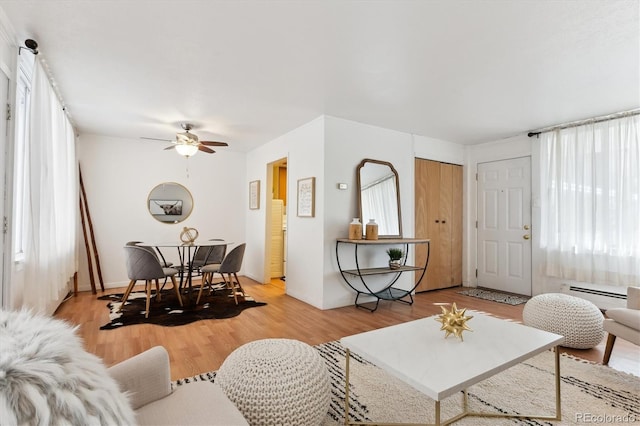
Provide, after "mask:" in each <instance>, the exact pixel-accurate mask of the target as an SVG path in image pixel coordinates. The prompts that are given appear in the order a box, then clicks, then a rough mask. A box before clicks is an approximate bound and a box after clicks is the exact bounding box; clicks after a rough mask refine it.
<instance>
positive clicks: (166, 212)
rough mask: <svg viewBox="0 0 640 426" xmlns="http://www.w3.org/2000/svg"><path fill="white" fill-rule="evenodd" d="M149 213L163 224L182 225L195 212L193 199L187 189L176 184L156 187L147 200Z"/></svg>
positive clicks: (169, 183)
mask: <svg viewBox="0 0 640 426" xmlns="http://www.w3.org/2000/svg"><path fill="white" fill-rule="evenodd" d="M147 207H148V208H149V213H151V216H153V218H154V219H156V220H158V221H160V222H163V223H180V222H182V221H183V220H185V219H186V218H188V217H189V215H190V214H191V211H192V210H193V197H192V196H191V193H190V192H189V190H188V189H187V188H185V187H184V186H182V185H180V184H179V183H175V182H165V183H161V184H160V185H158V186H156V187H155V188H153V189H152V190H151V192H150V193H149V198H148V199H147Z"/></svg>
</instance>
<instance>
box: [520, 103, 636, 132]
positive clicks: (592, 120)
mask: <svg viewBox="0 0 640 426" xmlns="http://www.w3.org/2000/svg"><path fill="white" fill-rule="evenodd" d="M634 115H640V108H637V109H631V110H629V111H622V112H616V113H613V114H608V115H601V116H599V117H593V118H587V119H586V120H579V121H571V122H569V123H564V124H557V125H555V126H550V127H544V128H542V129H537V130H532V131H530V132H529V133H527V136H529V137H532V136H538V135H539V134H540V133H547V132H553V131H556V130H562V129H569V128H571V127H578V126H584V125H586V124H595V123H602V122H603V121H609V120H615V119H616V118H623V117H631V116H634Z"/></svg>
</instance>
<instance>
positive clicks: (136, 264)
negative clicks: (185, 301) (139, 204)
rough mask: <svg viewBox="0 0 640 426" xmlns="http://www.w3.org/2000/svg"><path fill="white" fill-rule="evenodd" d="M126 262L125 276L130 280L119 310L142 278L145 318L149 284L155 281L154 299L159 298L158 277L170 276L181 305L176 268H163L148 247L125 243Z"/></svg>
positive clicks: (146, 316)
mask: <svg viewBox="0 0 640 426" xmlns="http://www.w3.org/2000/svg"><path fill="white" fill-rule="evenodd" d="M124 251H125V257H126V263H127V276H128V277H129V279H130V280H131V281H130V282H129V286H128V287H127V290H126V291H125V293H124V295H123V296H122V300H121V302H122V304H121V305H120V309H119V311H121V310H122V307H123V306H124V304H125V302H126V301H127V299H128V298H129V295H130V294H131V290H133V287H134V286H135V285H136V282H138V281H140V280H144V282H145V292H146V294H147V304H146V312H145V315H144V316H145V318H149V308H150V304H151V286H152V285H153V282H154V281H155V284H156V300H160V298H161V295H160V283H159V280H160V278H170V279H171V282H172V283H173V288H174V289H175V291H176V296H177V297H178V302H179V303H180V306H182V297H181V296H180V289H179V288H178V283H177V281H176V277H175V276H176V274H177V273H178V270H177V269H174V268H163V267H162V264H161V263H160V261H159V260H158V258H157V257H156V256H155V254H154V253H153V251H150V250H149V248H148V247H140V246H136V245H127V246H125V247H124Z"/></svg>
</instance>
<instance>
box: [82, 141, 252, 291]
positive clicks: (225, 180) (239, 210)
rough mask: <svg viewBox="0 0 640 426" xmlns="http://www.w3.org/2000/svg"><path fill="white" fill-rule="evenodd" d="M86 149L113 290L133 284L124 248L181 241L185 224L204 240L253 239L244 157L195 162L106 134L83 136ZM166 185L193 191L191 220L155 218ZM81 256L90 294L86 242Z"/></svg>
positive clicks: (90, 191) (229, 154)
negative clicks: (158, 192)
mask: <svg viewBox="0 0 640 426" xmlns="http://www.w3.org/2000/svg"><path fill="white" fill-rule="evenodd" d="M78 146H79V148H78V156H79V160H80V166H81V168H82V175H83V180H84V186H85V190H86V193H87V199H88V201H89V209H90V213H91V219H92V221H93V228H94V231H95V236H96V243H97V246H98V253H99V256H100V263H101V267H102V275H103V278H104V281H105V287H119V286H123V285H126V283H127V282H128V279H127V274H126V267H125V259H124V250H123V249H122V247H123V246H124V244H125V243H126V242H127V241H132V240H138V241H178V240H179V235H180V232H181V230H182V227H183V226H189V227H193V228H196V229H197V230H198V232H199V233H200V237H199V238H203V239H209V238H223V239H225V240H227V241H231V242H234V243H239V242H243V241H244V240H245V217H246V214H247V208H248V200H247V199H248V188H247V187H248V185H245V182H246V181H247V179H246V168H245V154H244V153H239V152H234V151H231V150H230V149H226V148H222V149H218V150H216V153H215V154H211V155H209V154H204V153H198V154H197V155H195V156H193V157H191V158H189V159H188V160H187V159H185V158H184V157H181V156H179V155H178V154H177V153H176V152H175V151H165V150H163V148H164V147H165V146H166V144H163V143H162V142H155V141H147V140H142V139H120V138H111V137H106V136H99V135H82V136H81V137H80V142H79V144H78ZM162 182H177V183H179V184H182V185H183V186H185V187H186V188H187V189H188V190H189V191H190V192H191V195H192V196H193V202H194V208H193V212H192V213H191V216H189V217H188V218H187V219H186V220H185V221H184V222H182V223H179V224H166V223H161V222H159V221H157V220H155V219H154V218H153V217H152V216H151V215H150V214H149V211H148V210H147V197H148V196H149V192H150V191H151V190H152V189H153V188H154V187H155V186H156V185H158V184H160V183H162ZM231 247H233V246H231ZM168 250H170V249H165V250H163V252H164V253H166V254H167V257H169V258H173V259H177V254H176V253H174V252H173V251H169V252H168V253H167V251H168ZM80 254H81V259H80V265H79V274H78V279H79V287H80V289H81V290H88V289H89V288H90V286H89V275H88V266H87V259H86V255H85V250H84V244H83V243H81V245H80ZM94 271H95V265H94ZM96 277H97V276H96ZM96 287H98V288H99V284H98V281H97V278H96Z"/></svg>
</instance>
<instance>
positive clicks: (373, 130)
mask: <svg viewBox="0 0 640 426" xmlns="http://www.w3.org/2000/svg"><path fill="white" fill-rule="evenodd" d="M417 151H419V152H420V153H421V156H423V157H425V158H433V159H437V160H440V161H448V162H456V163H461V162H462V159H463V158H464V156H463V152H464V150H463V149H462V148H461V147H460V146H459V145H456V144H451V143H448V142H445V141H438V140H436V139H430V138H422V137H415V138H414V137H413V136H412V135H411V134H408V133H403V132H398V131H395V130H389V129H385V128H381V127H376V126H371V125H367V124H362V123H357V122H354V121H349V120H344V119H341V118H336V117H331V116H321V117H318V118H317V119H315V120H313V121H311V122H310V123H307V124H305V125H303V126H301V127H299V128H297V129H295V130H292V131H291V132H289V133H287V134H285V135H283V136H281V137H279V138H277V139H275V140H273V141H271V142H269V143H268V144H266V145H263V146H261V147H259V148H257V149H255V150H254V151H252V152H250V153H249V154H248V155H247V170H248V174H247V181H246V182H245V183H246V184H248V182H249V181H252V180H260V181H261V186H262V187H265V181H266V179H267V164H269V163H271V162H273V161H276V160H278V159H280V158H283V157H288V163H287V179H288V182H287V188H288V191H289V193H288V195H287V199H288V200H289V202H288V203H287V218H288V223H287V293H288V294H289V295H291V296H293V297H296V298H298V299H300V300H302V301H305V302H307V303H309V304H311V305H313V306H315V307H318V308H321V309H331V308H336V307H340V306H346V305H351V304H353V302H354V298H355V292H354V291H353V290H352V289H351V288H350V287H349V286H347V284H346V283H344V281H343V280H342V277H341V276H340V273H339V270H338V266H337V262H336V253H335V247H336V239H338V238H344V237H346V236H347V235H348V226H349V222H350V221H351V219H352V218H353V217H357V216H358V204H357V200H358V198H357V192H356V168H357V166H358V164H360V162H361V161H362V160H363V159H364V158H371V159H375V160H382V161H388V162H390V163H392V164H393V165H394V167H395V168H396V170H397V171H398V174H399V184H400V199H401V214H402V230H403V235H404V236H405V237H412V236H413V235H414V217H413V215H414V201H413V200H414V196H413V192H414V170H413V169H414V155H415V152H417ZM311 176H313V177H315V178H316V197H315V200H316V206H315V207H316V211H315V217H314V218H300V217H297V215H296V202H297V195H296V187H297V181H298V179H301V178H306V177H311ZM338 183H346V184H347V185H348V189H347V190H340V189H338V186H337V185H338ZM267 196H269V195H268V194H266V193H265V191H261V202H260V203H261V206H263V205H264V203H265V201H266V197H267ZM265 224H266V212H265V209H263V208H261V209H260V210H252V211H250V212H249V214H248V215H247V228H246V229H247V243H248V244H247V250H248V251H249V250H250V247H251V250H252V252H251V253H250V255H249V256H248V257H249V259H247V261H246V262H245V273H246V275H248V276H250V277H251V278H254V279H256V280H258V281H260V282H263V281H264V269H265V264H264V259H265V253H264V247H265V239H266V228H265V226H266V225H265ZM352 253H353V252H352V251H351V252H350V253H349V252H348V251H345V253H344V254H345V256H344V261H345V262H347V263H348V262H349V261H351V262H352V261H353V260H352V259H351V258H350V256H349V254H351V255H352ZM363 253H364V257H366V261H368V262H371V263H374V264H384V263H386V261H387V256H386V254H385V253H384V250H382V249H378V250H374V251H369V252H366V250H365V251H363ZM341 259H342V258H341ZM409 261H411V259H409ZM412 278H413V276H412V275H411V274H409V275H407V274H405V275H404V276H403V277H402V278H401V281H399V282H398V284H397V285H399V286H404V287H411V286H412Z"/></svg>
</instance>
